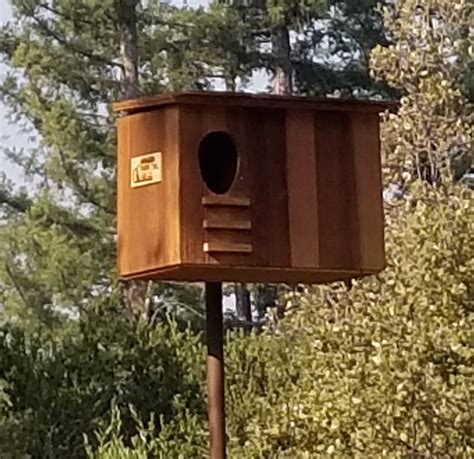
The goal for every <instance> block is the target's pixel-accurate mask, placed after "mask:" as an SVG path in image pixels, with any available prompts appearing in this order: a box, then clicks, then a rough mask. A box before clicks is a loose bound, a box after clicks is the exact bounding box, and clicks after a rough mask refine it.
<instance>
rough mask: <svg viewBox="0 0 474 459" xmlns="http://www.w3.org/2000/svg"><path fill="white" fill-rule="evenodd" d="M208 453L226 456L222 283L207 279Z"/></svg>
mask: <svg viewBox="0 0 474 459" xmlns="http://www.w3.org/2000/svg"><path fill="white" fill-rule="evenodd" d="M206 316H207V324H206V325H207V327H206V328H207V396H208V413H209V436H210V445H209V457H210V458H211V459H225V458H226V446H225V443H226V438H225V401H224V331H223V319H222V283H221V282H206Z"/></svg>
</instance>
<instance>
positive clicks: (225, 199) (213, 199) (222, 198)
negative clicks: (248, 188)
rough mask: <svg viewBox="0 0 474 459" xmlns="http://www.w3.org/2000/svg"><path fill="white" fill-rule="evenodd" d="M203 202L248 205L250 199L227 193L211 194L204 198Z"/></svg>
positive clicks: (209, 204) (222, 204)
mask: <svg viewBox="0 0 474 459" xmlns="http://www.w3.org/2000/svg"><path fill="white" fill-rule="evenodd" d="M202 203H203V204H204V205H205V206H226V207H231V206H236V207H248V206H250V199H249V198H239V197H235V196H227V195H209V196H204V197H203V198H202Z"/></svg>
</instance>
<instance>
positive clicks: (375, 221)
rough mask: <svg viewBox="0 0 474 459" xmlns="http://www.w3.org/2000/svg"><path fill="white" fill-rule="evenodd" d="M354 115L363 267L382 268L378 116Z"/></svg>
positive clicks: (361, 113) (383, 255)
mask: <svg viewBox="0 0 474 459" xmlns="http://www.w3.org/2000/svg"><path fill="white" fill-rule="evenodd" d="M351 116H352V129H351V131H352V144H353V148H354V160H355V162H354V167H355V174H356V188H357V215H358V222H359V244H360V257H361V259H360V262H361V268H362V269H367V270H375V271H379V270H382V269H383V268H384V267H385V249H384V215H383V198H382V166H381V161H380V132H379V130H380V129H379V116H378V114H376V113H363V112H359V113H353V114H352V115H351Z"/></svg>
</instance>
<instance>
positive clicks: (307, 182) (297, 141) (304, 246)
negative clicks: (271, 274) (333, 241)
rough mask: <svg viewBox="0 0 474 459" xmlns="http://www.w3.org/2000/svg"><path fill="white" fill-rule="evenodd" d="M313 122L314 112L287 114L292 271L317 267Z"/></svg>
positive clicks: (303, 111)
mask: <svg viewBox="0 0 474 459" xmlns="http://www.w3.org/2000/svg"><path fill="white" fill-rule="evenodd" d="M314 123H315V119H314V112H313V111H310V110H289V111H288V112H287V115H286V151H287V153H286V155H287V174H288V207H289V224H290V228H289V232H290V247H291V266H292V267H294V268H314V267H315V266H318V264H319V236H318V212H317V206H318V195H317V188H316V167H317V165H316V152H315V135H314Z"/></svg>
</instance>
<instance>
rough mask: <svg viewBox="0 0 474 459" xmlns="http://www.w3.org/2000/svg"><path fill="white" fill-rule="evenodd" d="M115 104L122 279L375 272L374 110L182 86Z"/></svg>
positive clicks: (251, 278)
mask: <svg viewBox="0 0 474 459" xmlns="http://www.w3.org/2000/svg"><path fill="white" fill-rule="evenodd" d="M114 108H115V110H116V111H117V112H121V113H122V116H121V117H120V119H119V121H118V265H119V272H120V276H121V277H122V278H124V279H162V280H182V281H242V282H285V283H296V282H303V283H324V282H330V281H335V280H347V279H350V278H355V277H361V276H365V275H369V274H374V273H377V272H379V271H381V270H382V269H383V268H384V264H385V256H384V218H383V209H382V183H381V165H380V140H379V113H380V112H381V111H384V110H386V109H387V108H388V105H387V104H384V103H382V102H363V101H354V100H350V101H346V100H339V99H315V98H302V97H282V96H252V95H243V94H225V93H182V94H171V95H163V96H157V97H151V98H142V99H138V100H130V101H123V102H120V103H117V104H116V105H115V107H114Z"/></svg>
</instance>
